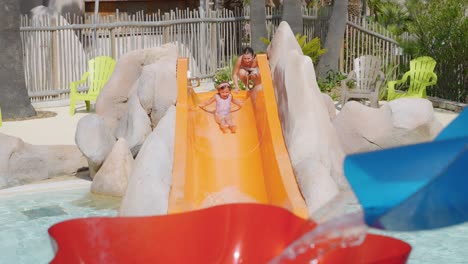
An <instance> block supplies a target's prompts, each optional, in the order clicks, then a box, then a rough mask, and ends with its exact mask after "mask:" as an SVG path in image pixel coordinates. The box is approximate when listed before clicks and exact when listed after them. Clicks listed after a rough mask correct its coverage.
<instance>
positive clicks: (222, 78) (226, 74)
mask: <svg viewBox="0 0 468 264" xmlns="http://www.w3.org/2000/svg"><path fill="white" fill-rule="evenodd" d="M237 58H238V56H234V57H232V59H231V62H230V63H229V65H228V66H226V67H224V68H220V69H218V70H216V72H215V74H214V76H213V82H214V84H215V87H216V86H218V84H220V83H222V82H228V83H229V84H230V85H231V86H233V85H234V81H233V80H232V72H233V71H234V66H235V65H236V62H237ZM238 84H239V88H241V89H242V90H245V86H244V83H243V82H242V81H240V80H239V82H238Z"/></svg>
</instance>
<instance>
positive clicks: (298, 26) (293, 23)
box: [282, 0, 303, 35]
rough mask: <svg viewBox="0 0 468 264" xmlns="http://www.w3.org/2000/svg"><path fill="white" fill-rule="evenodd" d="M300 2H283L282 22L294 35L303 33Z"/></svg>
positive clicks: (296, 0)
mask: <svg viewBox="0 0 468 264" xmlns="http://www.w3.org/2000/svg"><path fill="white" fill-rule="evenodd" d="M301 7H302V0H287V1H283V17H282V20H283V21H286V22H288V24H289V27H291V30H292V32H293V33H294V35H296V34H297V33H300V34H302V33H303V20H302V9H301Z"/></svg>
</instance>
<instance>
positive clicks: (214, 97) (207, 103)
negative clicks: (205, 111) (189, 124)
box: [198, 95, 216, 108]
mask: <svg viewBox="0 0 468 264" xmlns="http://www.w3.org/2000/svg"><path fill="white" fill-rule="evenodd" d="M215 100H216V95H213V97H211V98H210V99H208V100H206V101H205V102H201V103H199V104H198V106H199V107H200V108H203V107H205V106H207V105H210V104H212V103H213V102H214V101H215Z"/></svg>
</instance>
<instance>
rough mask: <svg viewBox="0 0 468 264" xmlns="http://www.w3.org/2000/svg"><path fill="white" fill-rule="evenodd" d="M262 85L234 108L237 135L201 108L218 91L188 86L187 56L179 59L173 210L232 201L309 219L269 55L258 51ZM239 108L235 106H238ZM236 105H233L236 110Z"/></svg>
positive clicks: (239, 96)
mask: <svg viewBox="0 0 468 264" xmlns="http://www.w3.org/2000/svg"><path fill="white" fill-rule="evenodd" d="M258 62H259V68H260V74H261V77H262V86H263V89H262V90H261V91H258V92H254V93H253V94H252V96H249V97H248V98H247V99H245V98H246V95H247V94H246V92H245V91H243V92H240V93H239V94H234V93H233V94H234V97H236V98H240V99H245V104H244V106H243V107H242V108H241V109H239V110H238V111H234V112H233V118H234V120H235V122H236V124H237V126H238V130H237V133H234V134H232V133H226V134H224V133H223V132H222V131H221V130H220V129H219V126H218V125H217V124H216V122H215V120H214V117H213V114H212V113H209V112H207V111H204V110H202V109H200V108H198V107H197V104H198V103H199V102H200V101H203V100H206V99H208V98H210V97H211V96H212V95H213V94H214V93H215V92H206V93H195V92H193V89H192V88H190V87H188V86H187V83H188V79H187V70H188V59H186V58H181V59H179V60H178V61H177V84H178V98H177V106H176V109H177V110H176V111H177V112H176V135H175V149H174V165H173V173H172V176H173V184H172V189H171V192H170V199H169V213H175V212H184V211H190V210H194V209H200V208H204V207H209V206H213V205H218V204H223V203H233V202H241V203H242V202H254V203H262V204H270V205H276V206H279V207H283V208H286V209H288V210H290V211H291V212H293V213H294V214H296V215H298V216H300V217H303V218H305V217H306V216H307V209H306V205H305V202H304V199H303V198H302V196H301V193H300V191H299V188H298V185H297V183H296V179H295V177H294V174H293V170H292V167H291V163H290V160H289V155H288V152H287V150H286V146H285V143H284V140H283V134H282V130H281V125H280V122H279V118H278V109H277V106H276V99H275V94H274V91H273V84H272V80H271V76H270V69H269V66H268V61H267V58H266V55H258ZM234 107H235V106H234ZM234 107H233V109H234Z"/></svg>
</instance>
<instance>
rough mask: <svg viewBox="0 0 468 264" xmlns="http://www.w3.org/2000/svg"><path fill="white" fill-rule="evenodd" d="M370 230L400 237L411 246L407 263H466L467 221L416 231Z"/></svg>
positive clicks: (467, 243) (467, 253)
mask: <svg viewBox="0 0 468 264" xmlns="http://www.w3.org/2000/svg"><path fill="white" fill-rule="evenodd" d="M370 232H372V233H377V234H383V235H387V236H391V237H394V238H398V239H401V240H403V241H405V242H406V243H408V244H410V245H411V247H412V248H413V249H412V250H411V254H410V257H409V261H408V262H407V263H408V264H435V263H446V264H468V222H465V223H464V224H460V225H455V226H450V227H445V228H440V229H434V230H428V231H417V232H388V231H385V232H383V231H380V230H375V229H371V230H370Z"/></svg>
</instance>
